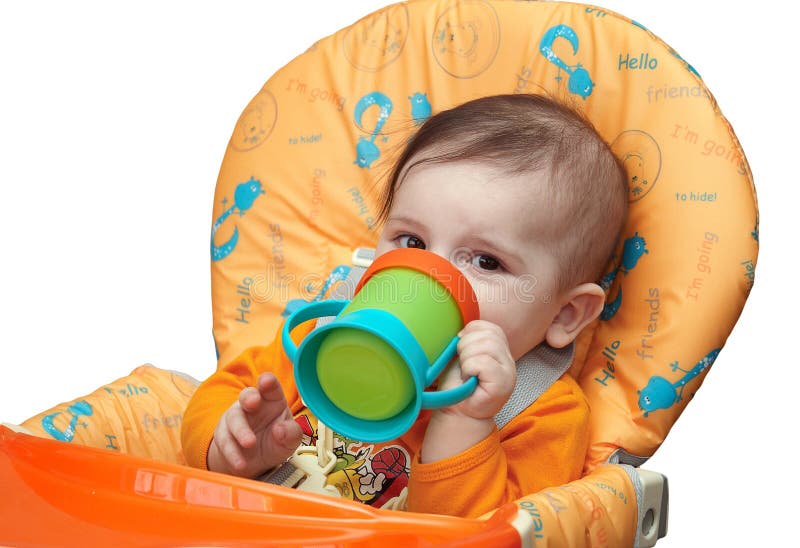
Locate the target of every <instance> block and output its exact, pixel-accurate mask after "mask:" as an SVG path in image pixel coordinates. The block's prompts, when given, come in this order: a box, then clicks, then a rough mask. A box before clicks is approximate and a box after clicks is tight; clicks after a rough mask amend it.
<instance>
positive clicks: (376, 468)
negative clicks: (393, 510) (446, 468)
mask: <svg viewBox="0 0 800 548" xmlns="http://www.w3.org/2000/svg"><path fill="white" fill-rule="evenodd" d="M295 422H297V423H298V424H299V425H300V428H301V430H302V432H303V440H302V443H303V445H314V444H315V443H316V442H317V435H318V432H317V425H318V423H317V419H316V417H314V416H313V415H312V414H311V413H310V411H308V409H304V410H303V411H301V412H300V414H299V415H297V416H296V417H295ZM333 453H334V455H335V456H336V464H335V465H334V468H333V470H331V472H330V473H329V474H328V478H327V480H326V482H325V483H326V485H331V486H334V487H335V488H336V489H337V490H338V491H339V493H340V494H341V495H342V497H343V498H345V499H350V500H357V501H360V502H363V503H365V504H369V505H371V506H375V507H381V506H383V505H384V504H386V503H387V502H389V500H391V499H392V498H394V497H397V496H399V495H400V493H401V492H402V491H403V489H404V488H405V487H406V486H407V485H408V478H409V470H410V466H411V456H410V455H409V453H408V451H406V449H404V448H403V447H401V446H399V445H384V446H381V447H376V446H375V445H374V444H368V443H367V444H365V443H362V442H360V441H356V440H352V439H350V438H346V437H344V436H340V435H339V434H334V447H333Z"/></svg>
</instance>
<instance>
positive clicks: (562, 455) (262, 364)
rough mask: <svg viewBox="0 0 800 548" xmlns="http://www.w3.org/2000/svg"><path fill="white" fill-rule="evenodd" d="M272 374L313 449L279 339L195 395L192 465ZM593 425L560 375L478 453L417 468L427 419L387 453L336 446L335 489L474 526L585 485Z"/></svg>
mask: <svg viewBox="0 0 800 548" xmlns="http://www.w3.org/2000/svg"><path fill="white" fill-rule="evenodd" d="M313 327H314V322H313V321H309V322H306V323H305V324H302V325H300V326H299V327H297V328H296V329H295V330H294V331H293V332H292V338H293V339H294V340H295V342H297V343H299V341H301V340H302V339H303V337H305V335H306V334H307V333H308V332H309V331H310V330H311V329H312V328H313ZM281 329H282V326H281ZM280 332H281V330H280V329H279V330H278V333H279V334H280ZM265 371H271V372H272V373H274V374H275V375H276V377H277V378H278V380H279V381H280V382H281V385H282V386H283V389H284V392H285V394H286V401H287V402H288V404H289V407H290V409H291V411H292V413H293V414H294V416H295V420H297V421H298V422H299V423H300V425H301V427H302V429H303V432H304V440H303V442H304V443H307V444H309V443H313V442H314V441H316V435H317V422H316V418H315V417H314V416H313V415H311V414H310V412H309V411H308V410H307V409H306V408H305V407H304V406H303V403H302V401H301V399H300V395H299V393H298V392H297V387H296V385H295V383H294V373H293V365H292V363H291V361H290V360H289V359H288V357H287V356H286V353H285V352H284V351H283V346H282V344H281V340H280V336H278V337H276V338H275V340H274V341H273V342H272V343H271V344H270V345H269V346H263V347H262V346H257V347H252V348H249V349H247V350H245V351H244V352H243V353H242V354H241V355H240V356H239V357H237V358H236V359H234V360H233V361H232V362H230V363H229V364H227V365H226V366H224V367H222V368H221V369H219V370H218V371H217V372H216V373H214V374H213V375H211V377H209V378H208V379H206V381H205V382H203V384H201V385H200V387H199V388H198V389H197V391H196V392H195V393H194V395H193V397H192V399H191V401H190V402H189V405H188V407H187V409H186V412H185V414H184V418H183V425H182V432H181V440H182V444H183V451H184V454H185V456H186V460H187V462H188V463H189V464H190V465H192V466H195V467H198V468H206V467H207V465H206V457H207V455H208V448H209V445H210V443H211V440H212V438H213V435H214V430H215V428H216V426H217V423H218V422H219V419H220V417H221V416H222V414H223V413H224V412H225V410H227V409H228V407H230V406H231V404H232V403H233V402H234V401H236V399H237V398H238V397H239V393H240V392H241V390H242V389H244V388H245V387H247V386H255V384H256V380H257V379H258V376H259V375H260V374H261V373H262V372H265ZM588 418H589V408H588V404H587V402H586V399H585V397H584V395H583V393H582V391H581V390H580V388H579V387H578V385H577V383H576V382H575V381H574V380H573V379H572V377H570V376H569V375H563V376H562V377H561V378H560V379H558V380H557V381H556V382H555V383H554V384H553V385H552V386H551V387H550V388H549V389H547V390H546V391H545V392H544V393H543V394H542V395H541V396H540V397H539V398H538V399H537V400H536V401H535V402H534V403H533V404H531V405H530V406H529V407H528V408H527V409H525V410H524V411H523V412H521V413H520V414H519V415H517V416H516V417H515V418H514V419H512V420H511V421H510V422H509V423H508V424H507V425H506V426H504V427H503V428H502V429H501V430H497V429H495V430H494V431H493V432H492V434H491V435H489V437H487V438H486V439H485V440H483V441H481V442H480V443H478V444H477V445H475V446H473V447H472V448H470V449H468V450H466V451H464V452H462V453H460V454H457V455H454V456H452V457H449V458H447V459H444V460H441V461H437V462H432V463H425V464H423V463H420V462H419V453H420V449H421V447H422V442H423V439H424V436H425V429H426V428H427V424H428V421H429V419H430V411H423V412H422V413H421V415H420V417H419V418H418V419H417V421H416V422H415V424H414V426H413V427H412V428H411V429H410V430H409V431H408V432H406V433H405V434H404V435H403V436H401V437H400V438H398V439H396V440H393V441H390V442H387V443H361V442H358V441H356V440H350V439H346V438H342V437H339V436H337V437H336V438H335V448H334V453H335V454H336V456H337V465H336V467H335V468H334V470H333V472H331V473H330V474H329V475H328V484H329V485H334V486H335V487H336V488H337V490H338V491H339V493H340V494H341V495H342V496H343V497H345V498H349V499H352V500H359V501H362V502H365V503H367V504H372V505H375V506H382V505H383V504H384V503H385V502H387V501H388V500H389V499H390V498H392V497H394V496H396V495H398V494H399V493H400V492H401V491H402V489H403V487H405V486H408V500H407V507H408V510H410V511H414V512H427V513H437V514H449V515H456V516H462V517H477V516H480V515H483V514H485V513H486V512H489V511H491V510H493V509H495V508H497V507H499V506H500V505H502V504H503V503H506V502H509V501H512V500H515V499H517V498H520V497H522V496H524V495H527V494H531V493H535V492H537V491H539V490H541V489H543V488H545V487H551V486H554V485H560V484H563V483H567V482H570V481H573V480H575V479H578V478H579V477H580V474H581V469H582V467H583V462H584V457H585V454H586V449H587V445H588Z"/></svg>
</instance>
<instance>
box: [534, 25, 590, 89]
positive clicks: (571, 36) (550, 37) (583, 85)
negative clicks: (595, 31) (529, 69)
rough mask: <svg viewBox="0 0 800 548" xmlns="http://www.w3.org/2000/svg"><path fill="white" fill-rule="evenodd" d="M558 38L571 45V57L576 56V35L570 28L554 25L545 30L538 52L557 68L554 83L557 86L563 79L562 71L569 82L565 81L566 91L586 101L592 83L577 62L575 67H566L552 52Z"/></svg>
mask: <svg viewBox="0 0 800 548" xmlns="http://www.w3.org/2000/svg"><path fill="white" fill-rule="evenodd" d="M559 38H563V39H565V40H566V41H567V42H569V43H570V45H572V53H573V55H577V53H578V35H577V34H576V33H575V31H574V30H573V29H572V27H569V26H567V25H556V26H554V27H551V28H549V29H547V31H546V32H545V33H544V35H543V36H542V39H541V40H540V41H539V52H540V53H541V54H542V55H543V56H544V58H545V59H547V61H548V62H549V63H552V64H554V65H555V66H556V67H558V75H557V76H556V78H555V79H556V81H557V82H558V83H559V84H560V83H561V80H562V79H563V77H562V76H561V71H562V70H563V71H564V72H566V73H567V74H568V75H569V80H568V81H567V89H568V90H569V92H570V93H572V94H574V95H580V96H581V97H582V98H583V99H586V98H587V97H588V96H589V95H591V94H592V89H593V88H594V82H592V78H591V76H590V75H589V71H588V70H586V69H585V68H583V66H582V65H581V64H580V62H577V63H576V64H575V65H568V64H567V63H565V62H564V61H563V60H562V59H561V58H560V57H559V56H558V55H556V53H555V51H553V44H554V43H555V41H556V40H557V39H559Z"/></svg>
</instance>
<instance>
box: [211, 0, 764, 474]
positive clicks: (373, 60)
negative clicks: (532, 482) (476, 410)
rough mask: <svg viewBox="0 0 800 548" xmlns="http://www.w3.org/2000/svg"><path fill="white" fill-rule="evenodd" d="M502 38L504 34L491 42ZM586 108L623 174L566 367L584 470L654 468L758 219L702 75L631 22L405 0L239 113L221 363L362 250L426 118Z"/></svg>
mask: <svg viewBox="0 0 800 548" xmlns="http://www.w3.org/2000/svg"><path fill="white" fill-rule="evenodd" d="M501 36H502V40H501ZM523 92H524V93H546V94H550V95H552V96H555V97H556V98H559V99H561V100H563V101H566V102H569V103H570V104H572V105H574V106H576V107H577V108H578V109H580V110H582V111H584V112H585V113H586V115H587V116H588V117H589V118H590V119H591V121H592V122H593V123H594V125H595V126H596V127H597V129H598V131H599V132H600V134H601V135H602V136H603V137H604V138H605V139H606V140H607V141H608V142H609V143H610V145H611V148H612V150H613V151H614V153H615V154H616V155H617V156H618V157H619V158H620V160H621V161H622V162H623V164H624V165H625V167H626V169H627V172H628V184H629V189H630V195H629V200H630V215H629V222H628V224H627V226H626V228H625V230H624V234H623V241H622V242H621V243H620V246H619V249H618V252H617V254H616V257H615V258H614V260H613V261H612V263H611V264H609V266H608V270H607V275H606V276H604V277H603V278H602V279H601V280H598V282H599V283H601V284H602V286H603V287H604V288H605V289H606V290H607V294H608V300H607V304H606V307H605V309H604V311H603V315H602V317H601V318H600V319H599V320H598V321H597V322H596V323H594V324H593V325H592V326H590V327H589V328H587V329H586V330H585V331H584V333H583V334H582V335H581V337H580V339H579V345H578V347H579V349H580V352H581V353H580V359H579V360H576V365H575V367H574V368H573V370H572V373H573V375H574V376H575V377H576V378H578V379H580V383H581V385H582V387H583V389H584V390H585V391H586V393H587V394H588V396H589V398H590V401H591V406H592V409H593V413H592V447H591V449H590V455H589V458H588V461H587V466H586V469H587V471H588V470H590V469H592V468H593V467H594V466H596V465H598V464H599V463H602V462H604V461H605V460H606V459H607V458H608V456H609V454H610V453H611V452H613V451H614V450H615V449H616V448H617V447H621V448H624V449H625V450H626V451H627V452H629V453H631V454H634V455H641V456H649V455H651V454H652V453H653V452H654V451H655V449H656V448H657V447H658V445H659V444H660V443H661V441H662V440H663V438H664V436H666V434H667V432H668V431H669V429H670V427H671V425H672V424H673V423H674V421H675V420H676V419H677V417H678V416H679V415H680V413H681V412H682V411H683V409H684V408H685V406H686V404H687V402H688V401H689V400H690V399H691V398H692V396H693V395H694V393H695V392H696V391H697V389H698V387H699V386H700V383H701V382H702V380H703V378H704V376H705V374H706V373H707V371H708V368H709V366H710V365H711V364H712V363H713V362H714V360H715V359H716V358H717V356H718V354H719V352H720V349H721V347H722V345H723V343H724V341H725V338H726V337H727V335H728V334H729V333H730V331H731V329H732V326H733V324H734V323H735V321H736V319H737V318H738V316H739V313H740V312H741V309H742V306H743V305H744V302H745V299H746V298H747V295H748V293H749V291H750V288H751V287H752V284H753V280H754V272H755V265H756V257H757V253H758V217H757V210H756V199H755V191H754V188H753V183H752V177H751V174H750V171H749V168H748V165H747V162H746V160H745V157H744V155H743V153H742V151H741V148H740V146H739V143H738V141H737V139H736V137H735V135H734V134H733V131H732V130H731V128H730V126H729V124H728V123H727V121H726V120H725V118H724V117H723V116H722V114H721V112H720V111H719V109H718V107H717V104H716V102H715V100H714V97H713V96H712V95H711V93H710V92H709V91H708V90H707V89H706V87H705V85H704V84H703V81H702V80H701V78H700V76H699V73H698V71H697V70H696V69H695V68H694V67H693V66H692V65H690V64H689V63H688V62H687V61H686V60H684V59H683V58H682V57H681V56H680V55H679V54H678V53H677V52H676V51H674V50H673V49H672V48H670V47H669V46H667V45H666V44H664V43H663V42H662V41H661V40H659V39H658V38H657V37H655V36H654V35H653V34H652V33H650V32H649V31H648V30H647V29H646V28H645V27H644V26H643V25H641V24H639V23H638V22H636V21H631V20H629V19H627V18H625V17H622V16H619V15H616V14H614V13H611V12H608V11H603V10H600V9H597V8H594V7H588V6H583V5H579V4H560V3H556V2H515V1H506V0H461V1H460V2H456V1H455V0H416V1H412V2H408V3H400V4H394V5H391V6H388V7H386V8H384V9H381V10H379V11H377V12H375V13H373V14H370V15H368V16H366V17H364V18H363V19H361V20H359V21H357V22H356V23H354V24H353V25H351V26H349V27H347V28H345V29H342V30H341V31H339V32H337V33H335V34H333V35H332V36H329V37H326V38H323V39H321V40H319V41H318V42H316V43H315V44H313V45H312V46H311V47H310V48H309V49H308V50H307V51H306V52H305V53H303V54H301V55H299V56H298V57H297V58H295V59H294V60H293V61H292V62H290V63H289V64H288V65H286V66H285V67H283V68H282V69H281V70H279V71H278V72H277V73H276V74H275V75H274V76H272V77H271V78H270V79H269V80H268V81H267V82H266V84H265V85H264V86H263V88H262V89H261V90H260V91H259V92H258V93H257V94H256V96H255V97H254V98H253V100H252V101H251V102H250V104H249V105H248V106H247V108H246V109H245V110H244V112H243V113H242V115H241V117H240V119H239V120H238V122H237V124H236V126H235V128H234V131H233V135H232V136H231V140H230V143H229V146H228V150H227V153H226V156H225V159H224V162H223V165H222V168H221V170H220V174H219V180H218V184H217V191H216V197H215V202H214V212H213V216H214V218H213V227H212V237H211V256H212V284H213V286H212V287H213V306H214V335H215V339H216V341H215V342H216V345H217V349H218V353H219V363H220V364H221V365H223V364H225V363H227V362H228V361H230V360H231V359H232V358H234V357H235V356H236V355H237V354H238V353H239V352H241V350H242V349H244V348H246V347H248V346H251V345H253V344H261V343H262V341H263V339H264V334H265V333H272V332H273V330H274V329H275V327H276V326H277V324H278V323H279V322H280V321H281V319H282V317H285V316H286V315H287V314H288V313H289V312H291V311H292V310H293V309H294V308H295V307H296V306H297V305H298V304H301V303H303V302H307V301H312V300H317V299H319V298H321V296H322V295H323V294H324V293H325V291H326V290H327V288H328V287H329V286H330V284H331V283H334V282H335V281H336V280H340V279H342V278H343V277H344V276H345V275H346V273H347V269H348V268H349V266H348V265H349V264H350V253H351V252H352V250H353V249H354V248H356V247H374V244H375V241H376V238H377V231H378V227H377V226H376V221H375V217H376V192H375V191H376V189H377V188H378V185H379V183H380V176H381V174H382V173H383V172H384V171H385V169H386V167H387V166H388V165H390V164H391V160H392V157H393V155H394V154H395V153H396V152H397V150H398V149H399V148H400V147H401V146H402V144H403V143H404V141H405V139H406V138H407V137H408V136H409V135H410V133H411V132H412V131H413V130H414V128H415V127H416V126H417V125H418V124H419V123H421V122H422V121H424V119H426V118H427V117H428V116H430V115H431V113H433V112H438V111H440V110H442V109H446V108H449V107H452V106H454V105H456V104H459V103H461V102H463V101H465V100H468V99H472V98H475V97H479V96H485V95H492V94H498V93H523Z"/></svg>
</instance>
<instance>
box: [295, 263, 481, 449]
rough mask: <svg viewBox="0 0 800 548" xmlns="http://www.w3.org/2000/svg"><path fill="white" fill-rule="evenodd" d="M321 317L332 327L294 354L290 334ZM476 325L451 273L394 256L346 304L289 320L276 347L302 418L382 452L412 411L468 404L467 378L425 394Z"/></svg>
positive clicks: (460, 283)
mask: <svg viewBox="0 0 800 548" xmlns="http://www.w3.org/2000/svg"><path fill="white" fill-rule="evenodd" d="M321 316H336V317H335V318H334V319H333V321H331V322H330V323H327V324H325V325H323V326H320V327H317V328H316V329H314V330H313V331H312V332H311V333H309V334H308V335H307V336H306V337H305V339H303V341H302V342H301V344H300V346H299V347H298V346H296V345H295V343H294V341H292V338H291V337H290V335H289V333H290V332H291V331H292V329H294V328H295V327H297V326H298V325H299V324H301V323H303V322H305V321H307V320H311V319H314V318H319V317H321ZM478 317H479V310H478V300H477V297H476V296H475V292H474V291H473V289H472V287H471V286H470V284H469V281H468V280H467V279H466V277H464V275H463V274H462V273H461V272H460V271H459V270H458V269H457V268H456V267H455V266H453V265H452V264H451V263H450V262H449V261H447V260H446V259H444V258H442V257H440V256H438V255H436V254H435V253H432V252H430V251H425V250H422V249H413V248H401V249H394V250H391V251H389V252H387V253H385V254H383V255H381V256H380V257H378V258H377V259H376V260H375V261H374V262H373V263H372V264H371V265H370V266H369V268H367V270H366V271H365V272H364V275H363V276H362V278H361V281H360V282H359V283H358V285H357V286H356V289H355V293H354V295H353V299H352V300H351V301H346V300H326V301H318V302H312V303H308V304H307V305H305V306H303V307H301V308H299V309H298V310H296V311H295V312H294V313H292V315H291V316H289V318H287V320H286V323H285V325H284V328H283V333H282V342H283V347H284V349H285V351H286V354H287V355H288V356H289V358H290V359H291V360H292V362H293V363H294V374H295V380H296V382H297V388H298V390H299V392H300V395H301V396H302V398H303V401H304V402H305V404H306V406H308V408H309V409H310V410H311V412H312V413H314V414H315V415H316V416H317V417H318V418H319V419H320V420H321V421H322V422H323V423H325V424H326V425H327V426H329V427H330V428H331V429H333V430H334V431H335V432H338V433H339V434H341V435H343V436H346V437H348V438H351V439H355V440H359V441H365V442H382V441H388V440H391V439H394V438H397V437H398V436H400V435H402V434H403V433H405V432H406V431H407V430H408V429H409V428H410V427H411V425H413V424H414V421H415V420H416V418H417V416H418V415H419V412H420V409H432V408H438V407H447V406H449V405H453V404H455V403H457V402H459V401H461V400H463V399H464V398H466V397H467V396H469V395H470V394H472V392H473V391H474V390H475V387H476V386H477V383H478V381H477V378H475V377H472V378H470V379H468V380H467V381H466V382H464V383H463V384H461V385H460V386H457V387H455V388H451V389H449V390H443V391H425V389H426V388H427V387H429V386H430V385H431V384H432V383H433V382H434V381H435V380H436V378H437V377H438V376H439V374H440V373H441V372H442V370H443V369H444V368H445V366H446V365H447V364H448V363H449V362H450V361H451V359H452V358H453V356H455V353H456V345H457V344H458V336H457V333H458V332H459V331H460V330H461V329H462V328H463V327H464V326H465V325H466V324H467V323H469V322H470V321H472V320H475V319H478Z"/></svg>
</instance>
